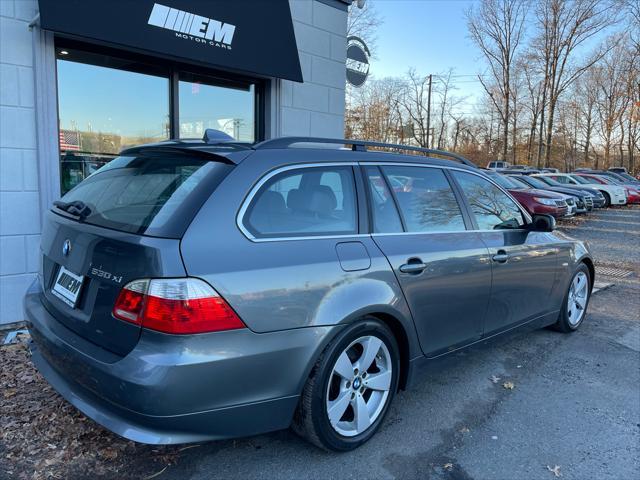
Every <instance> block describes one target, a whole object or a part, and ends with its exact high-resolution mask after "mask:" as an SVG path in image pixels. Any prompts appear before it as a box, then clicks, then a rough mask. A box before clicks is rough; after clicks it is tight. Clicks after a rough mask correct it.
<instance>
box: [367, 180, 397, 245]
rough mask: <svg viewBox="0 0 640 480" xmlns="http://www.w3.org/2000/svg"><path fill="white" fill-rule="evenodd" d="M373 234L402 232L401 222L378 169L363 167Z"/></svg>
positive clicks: (391, 196)
mask: <svg viewBox="0 0 640 480" xmlns="http://www.w3.org/2000/svg"><path fill="white" fill-rule="evenodd" d="M365 172H366V175H367V183H368V187H369V197H370V198H371V202H370V203H371V216H372V220H373V232H374V233H398V232H402V222H401V221H400V215H398V210H397V208H396V205H395V200H394V199H393V195H392V194H391V191H390V190H389V187H388V185H387V182H386V180H385V179H384V177H383V176H382V173H381V172H380V170H379V169H378V167H365Z"/></svg>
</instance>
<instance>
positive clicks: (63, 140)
mask: <svg viewBox="0 0 640 480" xmlns="http://www.w3.org/2000/svg"><path fill="white" fill-rule="evenodd" d="M60 150H80V133H78V132H76V131H74V130H60Z"/></svg>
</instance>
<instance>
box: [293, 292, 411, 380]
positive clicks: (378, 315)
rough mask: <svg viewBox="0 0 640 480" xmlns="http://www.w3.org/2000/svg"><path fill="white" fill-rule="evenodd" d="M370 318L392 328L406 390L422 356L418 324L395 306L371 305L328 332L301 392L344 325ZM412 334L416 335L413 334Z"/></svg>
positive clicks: (314, 354) (309, 366) (309, 368)
mask: <svg viewBox="0 0 640 480" xmlns="http://www.w3.org/2000/svg"><path fill="white" fill-rule="evenodd" d="M371 317H372V318H375V319H376V320H378V321H380V322H382V323H383V324H384V325H386V326H387V328H389V330H391V333H392V334H393V336H394V338H395V339H396V342H397V343H398V349H399V353H400V378H399V382H398V388H399V389H400V390H404V389H405V388H406V386H407V385H408V381H409V378H410V369H411V364H412V362H411V360H412V359H413V358H414V357H417V356H422V351H421V350H420V346H419V344H418V342H417V338H416V335H417V333H416V331H415V326H414V325H413V319H411V318H406V317H405V316H404V315H403V314H402V313H401V312H398V311H394V309H393V308H391V307H390V306H389V305H372V306H371V307H370V308H368V309H366V310H359V311H357V312H354V313H353V314H352V315H349V316H348V317H347V318H345V319H343V321H342V322H340V323H339V324H338V325H336V326H335V328H334V329H333V331H332V332H331V334H330V335H328V336H327V338H325V340H324V341H323V342H322V343H321V344H320V345H319V346H318V348H317V349H316V351H315V352H314V353H313V355H312V356H311V358H310V360H309V364H308V365H307V368H306V369H305V374H304V375H303V376H302V378H301V379H300V383H299V385H298V393H300V392H302V389H303V388H304V385H305V383H306V381H307V379H308V378H309V376H310V375H311V374H312V372H313V369H314V368H315V367H316V364H317V363H318V359H319V358H320V356H321V355H322V354H323V353H324V352H325V350H326V349H327V348H328V347H329V346H330V345H331V344H332V343H333V341H334V340H335V339H336V338H337V337H338V336H339V335H340V334H341V332H342V331H343V330H344V328H345V327H347V326H350V325H353V324H355V323H358V322H360V321H363V320H365V319H366V318H371ZM411 329H413V330H411ZM408 330H409V331H408ZM412 334H413V337H411V335H412Z"/></svg>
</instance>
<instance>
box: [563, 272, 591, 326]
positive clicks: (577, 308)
mask: <svg viewBox="0 0 640 480" xmlns="http://www.w3.org/2000/svg"><path fill="white" fill-rule="evenodd" d="M588 297H589V279H588V278H587V275H586V274H585V273H584V272H578V273H577V274H576V276H575V277H573V280H572V281H571V286H570V287H569V297H568V299H567V318H568V320H569V323H570V324H571V325H572V326H576V325H577V324H578V323H580V321H581V320H582V317H583V316H584V312H585V309H586V307H587V299H588Z"/></svg>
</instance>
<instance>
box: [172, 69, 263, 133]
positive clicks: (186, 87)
mask: <svg viewBox="0 0 640 480" xmlns="http://www.w3.org/2000/svg"><path fill="white" fill-rule="evenodd" d="M179 101H180V110H179V111H180V138H202V135H204V131H205V130H206V129H207V128H215V129H216V130H222V131H223V132H225V133H226V134H228V135H231V136H232V137H233V138H235V139H236V140H238V141H242V142H253V141H254V140H255V118H254V105H255V87H254V85H235V84H234V85H219V84H214V83H213V82H212V81H211V79H208V78H207V77H203V76H201V75H192V74H189V73H181V74H180V83H179Z"/></svg>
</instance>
